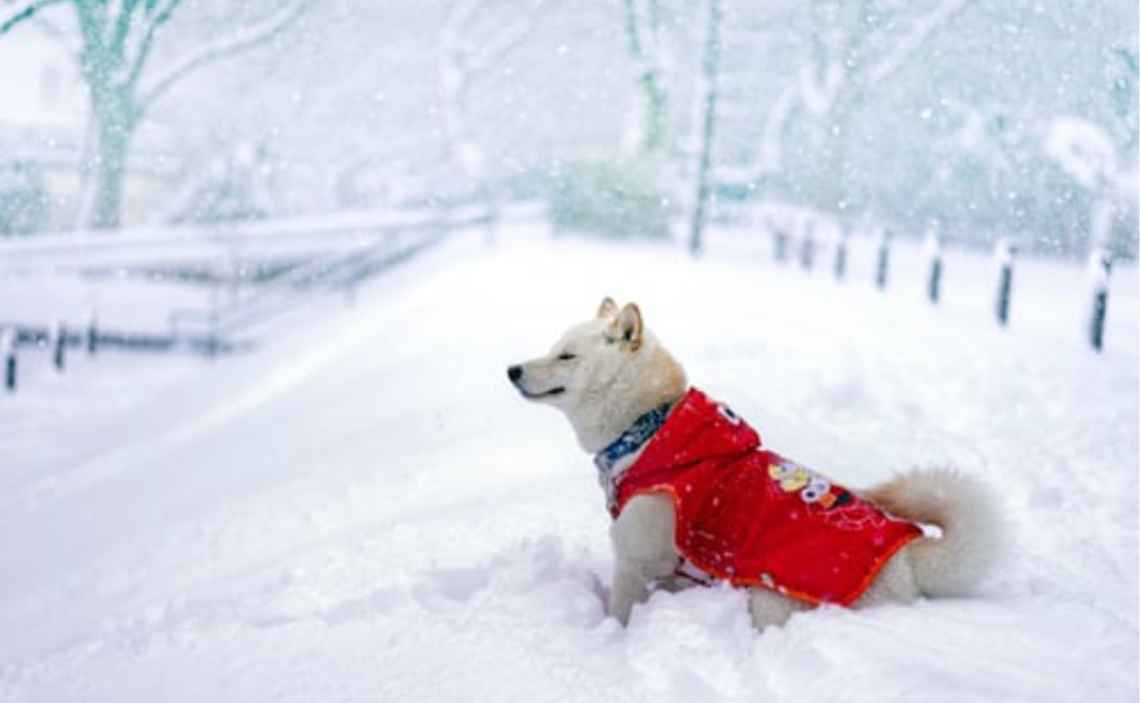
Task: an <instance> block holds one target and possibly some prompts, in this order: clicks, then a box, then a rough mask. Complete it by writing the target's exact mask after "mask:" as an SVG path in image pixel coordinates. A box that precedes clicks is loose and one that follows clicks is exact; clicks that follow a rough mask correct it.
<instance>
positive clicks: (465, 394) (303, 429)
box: [0, 232, 1140, 702]
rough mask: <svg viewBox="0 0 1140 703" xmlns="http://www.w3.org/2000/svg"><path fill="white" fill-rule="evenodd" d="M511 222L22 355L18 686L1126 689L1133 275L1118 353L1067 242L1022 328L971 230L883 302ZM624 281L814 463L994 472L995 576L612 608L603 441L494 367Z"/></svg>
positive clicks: (12, 443)
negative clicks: (158, 355)
mask: <svg viewBox="0 0 1140 703" xmlns="http://www.w3.org/2000/svg"><path fill="white" fill-rule="evenodd" d="M504 240H505V241H504V243H503V245H501V246H500V247H499V248H497V249H493V250H492V249H487V248H484V247H483V246H482V245H481V244H479V243H478V237H476V236H473V237H470V238H469V239H467V240H462V241H455V242H451V243H448V244H447V245H445V246H444V247H443V248H442V249H441V250H438V251H434V252H431V253H429V254H427V255H425V256H424V257H423V258H422V259H420V260H417V261H414V262H413V263H411V264H409V265H408V266H407V267H405V268H404V269H401V270H399V271H397V272H395V273H394V274H393V275H392V276H389V277H386V278H384V279H383V280H378V281H376V282H374V283H373V284H370V286H369V287H368V288H366V289H364V290H362V291H361V292H360V294H359V297H358V298H357V301H356V304H355V305H354V306H352V307H346V306H344V305H343V304H342V303H341V302H340V301H333V300H329V301H325V302H323V303H317V304H314V305H313V306H312V307H310V308H308V309H306V310H303V311H298V312H297V313H296V314H295V315H294V316H293V317H292V318H291V319H289V320H287V321H284V322H282V323H281V324H279V325H278V328H277V333H278V335H277V336H276V337H275V338H274V339H273V341H272V343H271V344H268V345H266V346H264V347H263V348H262V349H261V350H259V351H257V352H256V353H252V354H249V355H245V356H237V357H231V358H225V359H222V360H218V361H213V362H210V361H206V360H197V359H192V358H176V359H173V360H172V359H169V358H165V357H164V358H162V359H152V358H148V357H145V356H123V355H112V354H106V355H102V356H100V357H99V358H98V359H96V360H89V359H86V358H85V357H83V356H79V355H77V356H75V357H74V358H73V362H72V364H71V366H70V368H69V371H68V373H67V374H66V375H64V376H62V377H56V376H54V375H53V374H52V373H51V372H50V371H49V370H48V369H47V368H46V354H45V355H41V356H42V357H44V358H42V359H34V358H32V357H28V358H29V359H31V360H30V361H29V362H28V366H29V368H28V371H27V381H26V383H25V384H24V385H23V386H22V387H21V390H20V392H19V393H17V394H15V395H12V396H7V397H4V396H0V534H3V535H4V537H3V539H0V574H2V575H3V577H2V579H0V700H11V701H132V700H138V701H155V700H164V701H195V702H198V701H203V700H232V701H264V700H269V699H274V700H296V701H315V700H319V701H340V700H381V701H520V700H527V701H553V700H559V701H591V702H593V701H637V700H665V701H714V700H742V701H743V700H748V701H760V700H763V701H912V700H924V701H1074V700H1096V701H1131V700H1135V699H1136V696H1137V670H1136V663H1137V634H1138V630H1137V471H1138V467H1137V461H1138V445H1137V432H1138V426H1137V422H1138V414H1137V402H1138V397H1137V392H1138V378H1137V373H1138V371H1137V358H1138V355H1137V342H1138V312H1140V310H1138V305H1137V279H1136V271H1135V269H1134V268H1131V267H1125V268H1123V269H1122V270H1119V271H1117V272H1115V273H1114V276H1115V278H1114V280H1113V297H1112V299H1111V301H1110V303H1109V306H1110V307H1109V329H1108V332H1107V335H1106V340H1107V341H1106V350H1105V352H1104V353H1103V354H1101V355H1097V354H1095V353H1093V352H1091V351H1090V350H1088V349H1087V348H1086V345H1085V344H1084V342H1083V340H1082V339H1081V337H1080V332H1081V327H1080V326H1081V319H1082V315H1083V314H1084V306H1085V305H1086V303H1087V301H1086V297H1085V283H1084V282H1085V273H1084V271H1083V270H1082V269H1081V268H1079V267H1076V266H1070V265H1064V264H1058V263H1052V262H1032V261H1027V262H1022V263H1021V264H1020V265H1019V267H1018V269H1017V273H1016V274H1015V276H1016V278H1015V286H1016V287H1015V293H1014V302H1013V312H1012V326H1011V328H1010V329H1006V330H1003V329H1000V328H998V327H997V326H996V325H995V324H994V323H993V315H992V310H991V306H992V291H993V285H994V276H993V271H992V264H991V263H990V262H989V261H988V260H987V259H986V258H985V257H980V256H978V255H975V254H966V253H960V252H955V251H950V252H948V253H947V256H946V273H945V281H944V302H943V304H942V305H941V306H939V307H937V308H932V307H931V306H930V305H929V304H928V303H926V301H925V300H924V299H923V298H922V275H923V272H922V271H921V270H920V268H919V267H918V266H917V262H918V261H919V254H918V250H917V248H915V247H910V246H909V245H903V246H900V248H899V250H898V252H897V255H896V259H895V263H896V267H895V274H894V275H893V278H892V287H891V289H890V290H889V291H887V292H886V293H882V292H879V291H876V290H874V289H873V288H872V287H871V285H870V278H871V274H870V266H871V257H872V254H871V252H870V248H869V245H868V244H867V243H866V242H862V241H859V242H855V243H853V250H852V262H851V267H852V271H851V277H850V280H849V281H848V282H846V283H842V284H841V283H836V282H835V281H833V280H831V279H830V278H829V277H828V276H827V275H826V274H825V273H824V272H823V271H817V272H816V273H815V274H813V275H812V276H811V277H810V278H809V277H808V275H807V274H804V273H803V272H801V271H799V270H795V269H794V268H790V267H789V268H787V269H783V268H779V267H776V266H775V265H773V264H772V263H771V261H770V256H769V253H768V250H767V246H766V243H760V244H758V243H757V242H756V240H755V239H751V240H747V239H744V238H743V236H742V235H739V234H728V233H721V234H718V235H715V236H714V237H713V239H712V241H711V242H710V244H709V253H708V255H707V256H705V257H704V258H703V259H702V260H700V261H697V262H693V261H692V260H690V259H689V258H687V257H686V256H685V255H684V254H683V253H682V252H681V251H679V250H675V249H670V248H663V247H653V246H648V245H636V244H625V245H607V244H602V243H591V242H588V241H583V240H577V239H573V238H569V239H565V238H564V239H559V240H555V241H551V240H549V239H548V238H546V237H545V236H544V235H542V234H541V233H530V234H528V233H517V232H514V233H512V232H507V233H505V235H504ZM0 291H3V292H2V293H0V295H2V296H3V300H0V302H3V303H12V302H13V298H14V297H15V296H17V295H19V296H20V298H17V299H16V300H17V301H19V300H22V299H23V296H26V295H29V293H28V290H27V288H21V289H14V288H12V287H8V288H0ZM604 295H613V296H615V297H616V298H617V299H618V300H621V301H624V300H629V299H635V300H637V301H638V302H639V303H640V304H641V305H642V308H643V311H644V313H645V316H646V321H647V324H649V325H650V326H651V327H652V328H653V329H654V330H655V331H656V332H657V334H658V335H659V336H660V337H661V338H662V340H663V341H664V342H665V343H666V344H667V345H669V346H670V347H671V348H672V349H673V350H674V351H675V352H676V354H677V356H678V357H679V358H680V359H681V360H682V361H683V362H684V363H685V365H686V367H687V370H688V372H689V376H690V378H691V380H692V381H693V382H694V383H696V384H697V385H699V386H700V387H702V388H703V389H705V390H706V391H708V392H709V393H711V394H713V395H714V396H718V397H720V398H723V399H725V400H728V401H730V402H731V403H732V405H733V407H734V409H736V410H737V411H738V412H740V413H741V414H743V415H744V416H745V417H747V418H748V419H749V420H750V421H751V422H752V424H754V425H755V426H756V427H757V428H758V429H759V430H760V431H761V433H762V434H763V435H764V437H765V440H766V441H767V443H769V444H770V445H771V446H773V447H775V448H777V449H779V450H780V451H781V452H783V453H787V454H788V455H790V456H793V457H796V458H798V459H800V460H801V461H803V462H804V463H806V464H808V465H810V466H813V467H815V468H817V469H820V470H822V471H824V472H825V473H829V474H831V475H833V476H835V477H837V478H839V479H841V480H843V481H844V482H846V483H849V484H851V485H863V484H868V483H871V482H874V481H878V480H880V479H883V478H885V477H888V476H890V475H891V473H892V472H893V471H895V470H900V469H905V468H907V467H910V466H913V465H916V464H918V465H928V464H939V463H946V462H952V463H954V464H957V465H958V466H960V467H961V468H962V469H963V470H966V471H969V472H973V473H976V474H978V475H981V476H983V477H985V478H986V479H987V480H988V481H989V482H990V483H991V485H992V486H993V489H994V490H995V491H998V492H999V493H1000V494H1001V496H1002V497H1003V498H1004V500H1005V503H1006V504H1007V505H1008V512H1009V521H1010V530H1011V533H1012V536H1013V538H1014V539H1015V540H1016V548H1015V549H1013V550H1012V551H1011V553H1010V554H1009V555H1008V559H1007V561H1006V562H1005V566H1004V568H1003V569H1002V570H1001V571H1000V572H999V573H997V574H996V575H995V576H994V577H993V578H992V579H991V580H990V581H989V582H988V583H987V584H986V585H985V592H984V594H983V596H982V597H980V598H977V599H971V600H960V601H939V602H934V601H931V602H920V603H918V604H917V605H914V606H905V607H904V606H891V607H883V608H879V609H873V610H866V611H848V610H843V609H838V608H828V609H824V610H819V611H815V612H810V613H805V614H800V615H796V616H794V617H793V618H792V620H791V621H790V622H789V623H788V624H787V625H786V626H785V627H782V628H773V629H770V630H768V631H766V632H764V633H756V632H754V631H753V630H752V629H751V627H750V625H749V622H748V618H747V615H746V612H745V609H744V598H743V596H742V595H741V594H739V593H735V592H732V591H730V590H724V589H713V590H698V591H689V592H685V593H681V594H676V595H670V594H664V593H662V594H656V595H654V596H653V598H652V599H651V601H650V602H649V603H648V604H647V605H646V606H644V607H641V608H639V609H638V610H636V611H635V614H634V617H633V621H632V623H631V625H630V627H629V629H628V630H623V629H622V628H621V627H619V626H618V625H617V624H616V623H615V622H614V621H612V620H610V619H607V618H605V617H604V614H603V610H602V604H601V602H600V600H599V598H598V596H597V593H598V592H599V590H602V589H604V588H605V584H606V583H607V582H608V580H609V567H610V562H611V558H610V553H609V549H608V543H607V523H608V520H609V518H608V517H607V515H606V513H605V511H604V510H603V505H602V496H601V495H600V493H599V491H598V488H597V486H596V483H595V478H594V474H593V467H592V464H591V461H590V458H589V457H588V456H586V455H584V454H583V453H582V452H581V451H580V450H579V449H578V448H577V446H576V445H575V443H574V441H573V437H572V434H571V432H570V430H569V426H568V425H567V424H566V423H565V421H564V420H563V419H561V418H560V417H558V416H557V415H556V414H555V413H554V412H552V411H549V410H546V409H543V408H536V407H532V406H529V405H527V404H525V403H524V402H523V401H522V400H520V399H519V398H518V397H517V394H516V393H515V392H514V390H513V389H512V388H511V387H510V385H509V384H508V383H507V381H506V377H505V373H504V369H505V367H506V366H507V365H508V364H509V363H512V362H515V361H520V360H523V359H525V358H528V357H531V356H534V355H537V354H539V353H542V352H544V351H545V350H546V349H547V347H548V345H549V344H550V343H551V342H552V341H553V340H554V339H555V337H556V336H557V335H558V334H559V333H560V332H561V331H562V329H563V328H564V327H565V326H567V325H568V324H570V323H571V322H574V321H577V320H579V319H582V318H584V317H585V316H588V315H589V314H591V313H592V311H593V310H594V309H595V307H596V305H597V303H598V301H599V300H600V299H601V298H602V296H604ZM124 314H126V315H129V310H126V309H125V310H124ZM111 323H112V321H111V320H108V324H111Z"/></svg>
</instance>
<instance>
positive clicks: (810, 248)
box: [800, 222, 815, 271]
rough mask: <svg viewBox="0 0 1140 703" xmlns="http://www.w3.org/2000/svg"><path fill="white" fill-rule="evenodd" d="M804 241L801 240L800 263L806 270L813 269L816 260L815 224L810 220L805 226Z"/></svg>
mask: <svg viewBox="0 0 1140 703" xmlns="http://www.w3.org/2000/svg"><path fill="white" fill-rule="evenodd" d="M803 237H804V238H803V241H802V242H800V265H801V266H803V269H804V271H811V265H812V262H813V261H814V260H815V226H814V225H813V224H812V223H810V222H808V223H806V224H804V227H803Z"/></svg>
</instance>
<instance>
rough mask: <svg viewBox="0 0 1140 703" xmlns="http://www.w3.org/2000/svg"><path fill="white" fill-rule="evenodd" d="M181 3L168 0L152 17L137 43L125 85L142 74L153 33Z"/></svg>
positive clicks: (131, 82) (131, 85)
mask: <svg viewBox="0 0 1140 703" xmlns="http://www.w3.org/2000/svg"><path fill="white" fill-rule="evenodd" d="M181 4H182V0H170V2H169V3H167V5H166V7H164V8H163V9H162V10H161V11H160V12H159V13H158V14H157V15H155V16H154V19H153V20H151V22H150V25H149V26H147V28H146V34H145V35H144V36H143V39H142V42H141V43H140V44H139V50H138V52H137V53H136V54H135V60H134V61H133V62H132V64H131V70H130V73H128V74H127V85H128V86H130V87H134V85H135V84H136V83H138V80H139V76H141V75H142V70H143V66H145V65H146V60H147V58H148V57H149V56H150V47H151V46H152V45H153V43H154V35H155V34H156V33H158V30H159V28H160V27H161V26H162V25H164V24H166V22H167V21H168V20H169V19H170V17H171V15H173V14H174V10H175V9H177V8H178V6H179V5H181Z"/></svg>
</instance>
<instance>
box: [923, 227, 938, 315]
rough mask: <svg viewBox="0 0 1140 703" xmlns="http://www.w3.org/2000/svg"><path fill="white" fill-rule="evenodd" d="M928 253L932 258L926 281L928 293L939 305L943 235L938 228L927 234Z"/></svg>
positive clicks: (934, 302)
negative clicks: (940, 234)
mask: <svg viewBox="0 0 1140 703" xmlns="http://www.w3.org/2000/svg"><path fill="white" fill-rule="evenodd" d="M926 255H927V257H929V259H930V277H929V278H928V279H927V281H926V295H927V297H928V298H930V302H931V303H933V304H935V305H937V304H938V298H939V296H940V295H941V293H942V237H941V236H939V234H938V232H937V230H934V229H931V230H930V231H929V232H927V234H926Z"/></svg>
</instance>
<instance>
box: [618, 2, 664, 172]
mask: <svg viewBox="0 0 1140 703" xmlns="http://www.w3.org/2000/svg"><path fill="white" fill-rule="evenodd" d="M624 9H625V16H624V19H625V34H626V45H627V47H628V49H629V55H630V58H632V59H633V65H634V75H635V80H636V82H637V84H638V86H639V89H640V92H639V98H638V100H637V112H638V113H640V114H635V115H633V124H634V125H636V126H635V127H634V129H633V130H631V137H632V138H631V139H630V140H629V141H630V142H631V143H633V144H635V145H636V147H637V148H638V149H640V150H641V151H643V152H647V153H654V152H659V151H660V150H661V149H663V148H664V147H665V145H666V141H667V139H668V133H669V93H668V90H667V88H666V83H665V71H664V61H663V56H662V54H663V52H664V47H663V45H662V42H663V39H662V32H661V7H660V2H659V0H625V3H624Z"/></svg>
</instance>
